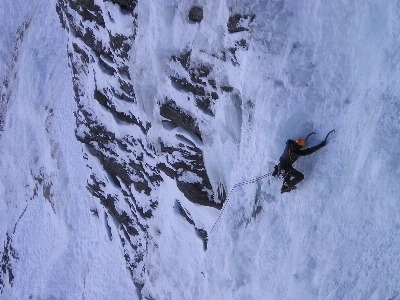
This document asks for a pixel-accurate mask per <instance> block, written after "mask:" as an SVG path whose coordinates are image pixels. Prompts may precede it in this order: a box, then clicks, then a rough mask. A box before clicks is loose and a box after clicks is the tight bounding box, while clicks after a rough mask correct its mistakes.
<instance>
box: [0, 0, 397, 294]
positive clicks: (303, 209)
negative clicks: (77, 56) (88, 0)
mask: <svg viewBox="0 0 400 300" xmlns="http://www.w3.org/2000/svg"><path fill="white" fill-rule="evenodd" d="M97 2H98V3H99V5H102V7H106V8H107V10H108V11H109V19H107V22H108V26H110V30H111V31H112V32H114V31H115V30H116V29H118V30H120V29H121V28H124V30H126V32H127V33H128V32H130V27H129V24H127V23H126V22H125V21H124V20H120V21H118V22H117V20H115V19H116V18H117V17H116V16H119V15H120V14H117V13H118V10H117V7H116V5H115V4H112V3H111V2H106V3H103V2H101V1H96V3H97ZM35 3H36V4H35V5H36V6H34V7H32V6H31V5H30V3H29V5H28V3H27V2H26V1H3V2H2V3H1V4H0V16H1V17H2V20H3V22H2V24H1V25H0V29H1V31H2V33H3V34H2V35H1V37H0V57H1V58H0V74H1V79H2V80H4V79H7V80H9V82H10V84H9V85H8V89H7V88H5V87H4V86H3V87H2V90H1V93H2V95H7V96H8V97H9V98H8V99H9V101H8V103H7V106H3V103H2V111H1V112H0V113H1V116H2V118H3V121H4V122H3V123H2V124H1V125H2V127H3V131H1V132H0V154H1V155H0V168H1V174H0V214H1V218H0V233H1V235H0V236H1V237H2V241H3V243H4V245H3V246H4V247H5V245H6V244H5V241H6V236H7V234H9V235H12V240H13V243H12V246H13V248H14V250H15V251H16V253H17V255H18V259H17V258H13V259H12V261H11V263H12V265H13V275H14V281H13V285H12V286H11V285H10V284H7V283H6V285H5V286H4V289H3V293H2V295H1V297H3V298H4V299H28V298H29V297H30V296H32V297H33V299H41V298H43V299H47V298H56V299H78V298H85V299H137V298H138V293H139V294H140V291H138V290H137V288H136V287H135V286H134V284H133V283H132V279H131V277H130V276H131V275H130V274H129V271H128V270H127V268H126V264H125V260H124V256H123V250H122V249H121V245H120V244H118V241H117V239H113V238H110V237H114V236H118V228H117V226H118V224H116V223H115V222H113V221H112V220H111V217H108V218H107V217H106V215H105V211H104V208H103V207H102V206H101V205H100V203H99V202H98V200H97V199H94V198H92V197H91V196H90V194H89V193H88V192H87V190H86V183H87V182H86V181H87V178H88V175H89V173H88V172H89V171H88V169H87V168H86V164H87V160H88V159H90V158H87V157H86V158H83V157H82V155H83V154H82V148H81V147H82V146H81V145H80V144H79V143H78V141H77V140H76V138H75V136H74V129H75V118H74V115H73V112H74V111H75V110H76V107H75V102H74V94H73V90H72V82H71V72H70V69H69V67H68V59H67V56H66V55H67V54H66V43H67V38H66V37H65V35H64V32H63V30H62V29H61V28H60V24H59V20H58V16H57V14H56V12H55V8H54V7H55V1H51V3H50V4H49V2H48V1H37V2H35ZM191 5H192V2H190V1H172V2H169V3H167V2H165V1H140V2H139V3H138V6H137V11H136V12H137V14H138V24H139V28H138V32H137V38H136V39H135V45H134V49H133V50H132V52H131V55H132V56H133V57H135V58H136V60H135V62H134V64H133V65H132V66H129V67H130V68H131V71H132V72H131V74H132V77H133V81H134V84H135V86H134V89H135V94H136V97H137V99H136V100H137V101H138V104H139V105H138V108H137V109H136V108H135V109H136V110H135V114H136V113H142V112H143V113H144V115H143V117H146V118H147V119H149V120H151V121H152V122H153V128H152V129H151V131H150V132H149V134H151V135H152V138H153V139H154V141H156V140H157V138H158V135H159V133H160V132H161V131H162V130H164V131H163V132H169V134H170V135H171V136H173V135H174V134H181V137H180V138H181V141H185V142H186V143H194V144H196V145H197V146H198V147H200V148H201V149H202V150H203V151H204V159H205V165H206V167H207V172H208V175H209V178H210V181H211V183H212V184H213V185H214V188H215V187H216V186H215V185H216V184H217V183H222V184H223V185H224V187H225V188H226V192H227V194H228V193H229V192H231V193H230V197H229V199H228V200H227V202H226V206H225V208H224V210H223V211H218V210H216V209H214V208H209V207H201V206H199V205H195V204H193V203H190V202H189V201H188V200H187V199H185V197H184V196H183V194H182V193H181V192H180V191H179V190H178V189H177V187H176V184H175V182H174V181H173V180H172V179H170V178H168V177H167V176H163V178H164V181H163V183H162V184H161V187H160V190H159V191H158V193H159V194H158V195H157V196H158V198H159V201H158V202H159V207H158V208H157V209H156V210H155V213H154V217H153V218H152V219H150V220H149V232H150V233H151V237H152V239H151V240H150V241H149V248H148V252H147V253H146V260H145V264H146V270H147V273H146V276H147V277H146V279H145V280H146V282H145V286H144V288H143V290H142V291H141V293H142V295H143V297H150V296H151V297H153V298H154V299H395V298H396V297H398V295H399V293H400V290H399V287H400V276H399V272H398V270H399V269H400V250H399V249H400V241H399V239H398V233H399V230H400V211H399V209H398V206H399V195H400V186H399V178H400V162H399V159H398V158H399V156H400V142H399V141H400V121H399V120H400V119H399V115H400V92H399V87H398V83H399V82H400V78H399V77H400V75H399V74H400V51H399V41H400V33H399V30H398V24H399V23H400V19H399V6H398V3H397V2H396V1H393V0H383V1H379V2H376V1H361V0H357V1H350V0H348V1H341V2H337V1H317V0H314V1H310V2H307V3H299V2H298V1H293V0H287V1H205V2H204V6H203V9H204V19H203V21H202V22H201V23H199V24H193V23H190V22H188V21H187V13H188V11H189V9H190V7H191ZM236 12H238V13H255V14H256V18H255V20H254V23H253V24H251V26H250V27H251V28H250V30H249V31H248V32H247V31H246V32H241V33H238V34H237V35H235V34H231V35H229V34H228V33H227V32H226V22H227V19H228V18H229V16H230V14H231V13H236ZM30 19H31V22H30V25H29V27H28V28H27V29H26V32H25V34H24V39H23V42H22V43H20V44H18V45H19V48H18V49H17V50H18V51H17V52H15V48H14V47H15V44H16V43H15V39H16V33H17V29H18V27H20V26H21V25H22V24H24V23H23V22H27V20H30ZM222 32H225V34H226V36H223V37H221V33H222ZM239 36H240V37H241V38H246V39H247V41H248V43H249V47H248V49H247V50H238V51H237V53H236V59H237V62H236V63H233V62H232V61H231V60H230V58H228V59H227V61H223V60H222V59H221V58H220V54H221V51H222V50H224V48H226V47H230V46H232V43H233V42H235V38H236V37H239ZM188 49H192V56H193V61H194V62H196V63H197V62H199V63H200V62H202V63H207V64H209V65H210V66H213V67H214V68H213V70H212V75H213V76H214V77H215V80H216V81H217V82H218V84H226V85H231V86H232V87H233V88H234V90H233V92H232V93H225V92H221V91H219V92H220V93H219V96H220V97H219V99H218V101H216V104H215V117H214V118H211V117H210V118H208V117H204V116H199V117H198V121H199V124H200V125H199V126H200V127H201V130H202V133H203V134H204V136H202V138H203V141H200V140H199V139H198V138H197V137H195V136H193V135H191V134H190V133H188V132H186V131H184V130H183V129H180V128H176V127H175V126H173V125H171V124H170V123H165V122H164V123H163V125H164V126H163V125H162V124H161V120H159V116H158V113H157V111H156V110H157V108H158V102H161V101H164V98H163V97H164V96H165V95H168V96H170V97H171V98H172V99H176V98H177V99H184V100H185V101H186V97H187V95H186V94H185V93H184V92H182V91H179V90H177V89H176V88H174V87H172V86H171V83H170V80H168V79H167V77H166V74H169V73H168V72H171V69H172V67H173V66H172V65H171V64H172V63H171V61H170V57H171V55H179V54H180V53H182V52H184V51H187V50H188ZM13 54H17V55H16V56H15V58H16V59H15V60H14V61H13ZM211 54H213V55H211ZM13 74H16V76H15V77H14V76H12V75H13ZM99 84H101V82H99ZM185 101H182V103H183V104H182V106H184V107H183V108H184V109H186V110H188V111H189V112H192V113H193V115H194V116H195V115H196V108H195V107H194V105H193V104H191V102H190V101H186V102H185ZM93 109H97V108H93ZM157 122H159V124H158V123H157ZM108 125H109V126H113V127H115V128H117V127H118V128H123V126H121V124H117V122H115V120H113V119H111V118H110V120H108ZM126 127H127V126H126ZM332 129H335V130H336V131H335V133H333V134H332V135H331V136H330V137H329V140H328V143H327V145H326V147H324V148H322V149H321V150H319V151H318V152H316V153H314V154H312V155H311V156H307V157H303V158H300V159H299V160H298V162H296V164H295V165H294V167H295V168H296V169H298V170H299V171H301V172H302V173H304V175H305V180H304V181H303V182H301V183H300V184H299V185H298V189H297V190H296V191H293V192H291V193H287V194H282V195H281V194H280V192H279V190H280V187H281V184H282V182H281V180H278V179H276V178H272V177H266V178H263V179H261V180H259V181H257V182H255V183H249V184H245V185H241V186H239V187H237V188H235V189H233V187H234V186H235V184H238V183H241V182H245V181H248V180H250V179H253V178H256V177H258V176H262V175H264V174H267V173H269V172H271V171H272V168H273V166H274V165H275V164H276V163H277V162H278V159H279V157H280V155H281V154H282V151H283V149H284V146H285V142H286V140H287V139H296V138H298V137H299V136H303V137H306V136H307V135H308V134H309V133H310V132H313V131H315V132H316V134H315V135H313V136H311V137H310V139H309V140H308V142H309V146H313V145H316V144H318V143H319V142H321V141H322V140H323V139H324V138H325V136H326V134H327V133H328V132H329V131H330V130H332ZM123 130H128V129H127V128H125V127H124V128H123V129H121V134H123ZM78 133H79V134H83V133H82V132H79V131H78ZM165 138H166V139H168V138H171V139H172V137H170V136H169V135H168V136H165ZM188 141H189V142H188ZM91 165H93V166H95V167H96V166H97V167H98V168H99V169H101V166H100V165H96V163H95V162H94V161H91ZM105 180H106V179H105ZM184 180H187V181H190V182H192V181H197V180H198V178H194V175H191V177H190V176H187V178H185V179H184ZM110 181H111V179H110ZM113 189H115V190H117V189H118V186H116V185H115V186H113ZM110 192H111V191H110ZM177 200H178V201H180V203H182V205H184V207H185V208H186V209H187V210H188V212H189V213H190V214H191V216H192V217H193V220H194V221H195V223H196V224H200V225H201V226H202V227H204V228H205V229H206V230H207V231H208V232H209V236H208V249H207V251H204V249H203V242H202V240H201V239H199V238H198V236H197V235H196V230H195V228H194V226H192V225H191V224H189V223H188V222H187V221H186V219H185V218H184V217H183V216H182V215H181V214H180V213H179V209H178V207H177V206H176V203H177V202H176V201H177ZM139 201H140V200H139ZM91 210H93V211H97V214H98V215H97V216H96V215H94V214H93V213H92V212H91ZM211 228H213V231H212V232H210V229H211ZM0 251H4V250H3V247H1V248H0ZM35 297H36V298H35Z"/></svg>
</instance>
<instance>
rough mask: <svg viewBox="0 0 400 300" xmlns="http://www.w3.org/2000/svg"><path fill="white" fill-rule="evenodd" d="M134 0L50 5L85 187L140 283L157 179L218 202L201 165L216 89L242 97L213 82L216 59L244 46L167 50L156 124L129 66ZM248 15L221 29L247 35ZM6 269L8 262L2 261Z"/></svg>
mask: <svg viewBox="0 0 400 300" xmlns="http://www.w3.org/2000/svg"><path fill="white" fill-rule="evenodd" d="M136 5H137V1H128V0H112V1H102V0H85V1H84V0H77V1H76V0H59V1H58V3H57V7H56V8H57V13H58V15H59V17H60V22H61V24H62V26H63V28H64V29H65V30H66V32H67V34H68V36H69V43H68V57H69V60H70V67H71V69H72V74H73V75H72V80H73V86H74V92H75V101H76V105H77V110H76V113H75V117H76V130H75V135H76V138H77V139H78V140H79V141H80V142H81V143H82V144H83V145H84V149H85V150H84V151H85V153H84V157H85V158H86V159H87V161H88V168H89V169H90V170H91V172H92V175H91V176H90V178H88V183H87V190H88V192H89V193H91V194H92V195H93V196H94V197H95V198H97V199H98V201H99V202H100V203H101V205H102V206H103V207H104V208H105V214H106V218H107V220H109V219H110V218H113V219H114V220H115V221H116V222H117V223H118V224H119V229H118V230H119V236H118V237H116V238H117V239H119V240H120V241H121V245H122V247H123V249H124V257H125V260H126V264H127V267H128V269H129V270H130V272H131V275H132V278H133V280H134V282H135V285H136V286H137V287H138V288H139V289H141V288H143V285H144V282H145V276H146V265H145V262H144V259H143V258H144V256H145V254H146V252H147V247H148V243H149V240H151V238H152V237H151V234H150V232H149V230H148V220H149V219H151V218H152V217H153V216H154V211H155V210H156V209H157V207H158V204H159V202H160V201H162V199H159V195H160V193H159V189H160V186H161V184H162V182H163V177H164V176H168V177H170V178H172V179H173V180H174V181H175V183H176V187H177V188H178V189H179V190H180V191H181V192H182V194H183V195H184V196H185V197H186V198H187V200H189V201H190V202H193V203H196V204H200V205H204V206H209V207H214V208H217V209H221V208H222V205H223V203H224V201H225V197H226V193H225V188H224V185H223V184H222V183H221V182H212V181H211V180H210V178H209V174H208V171H207V169H206V166H205V161H204V154H203V150H202V145H203V129H204V128H205V127H204V126H205V125H204V123H205V122H212V119H213V118H214V116H215V113H216V107H215V104H216V102H217V101H218V100H219V99H220V98H221V96H220V95H221V93H228V94H231V93H232V99H233V100H234V101H235V102H236V103H237V102H239V108H240V101H241V100H240V95H238V94H235V89H234V87H232V86H230V85H229V83H227V82H219V79H218V78H216V76H215V72H214V66H213V61H215V60H217V61H219V62H221V63H225V62H228V63H231V62H232V63H233V64H237V63H238V61H237V58H236V56H235V54H236V52H237V51H239V50H247V42H246V40H245V39H244V38H243V36H240V37H238V39H237V40H234V41H233V42H232V43H230V44H229V45H227V47H226V48H224V49H221V50H220V52H219V53H209V54H207V55H208V58H209V59H208V60H207V59H203V60H199V59H196V58H194V57H193V54H192V51H191V49H187V50H184V51H182V52H181V53H176V54H175V55H172V56H171V57H170V58H169V68H168V69H167V70H166V71H165V78H166V79H167V80H170V83H171V86H173V87H174V88H175V89H176V91H178V94H176V95H174V96H171V95H167V94H165V95H164V97H163V100H161V101H159V103H158V106H156V107H155V109H154V112H153V115H155V116H156V118H154V120H157V121H158V122H160V120H161V124H160V123H158V124H155V123H154V122H155V121H154V120H153V119H151V118H150V119H149V118H148V116H147V115H146V114H145V113H144V111H143V109H142V108H141V107H140V105H139V102H138V101H137V100H138V98H137V90H135V78H134V76H133V74H131V70H130V68H129V66H131V65H132V62H134V60H135V57H131V56H130V53H131V50H132V47H133V45H134V42H135V39H136V34H137V26H138V25H137V24H138V22H137V18H138V16H137V13H136V10H135V9H136ZM202 19H203V9H202V8H201V7H198V6H194V7H192V9H191V10H190V12H189V20H191V21H193V22H201V21H202ZM252 19H254V16H243V15H234V16H232V17H231V18H229V20H227V31H228V32H229V33H237V32H241V31H248V30H249V29H248V26H249V23H251V21H252ZM146 101H153V99H146ZM188 103H189V104H188ZM188 105H192V106H190V107H192V109H188ZM204 120H206V121H204ZM152 122H153V123H152ZM154 126H159V127H160V126H161V128H178V129H179V130H175V131H170V130H165V131H164V132H163V134H162V135H160V136H158V138H156V139H154V136H152V138H150V137H149V132H150V131H151V129H152V127H154ZM178 204H179V207H180V211H181V213H182V214H183V215H184V216H185V218H186V219H187V220H188V222H189V223H190V224H192V225H193V226H194V227H195V229H196V232H197V233H198V236H199V237H200V238H202V239H203V240H204V241H206V236H207V234H206V231H205V229H204V228H203V227H202V226H199V225H198V224H195V222H194V221H193V220H192V219H191V217H190V213H189V212H188V211H186V209H185V207H184V204H183V203H180V202H179V201H178ZM93 213H94V214H97V215H98V214H99V212H98V211H93ZM10 251H11V252H12V249H11V250H9V252H10ZM3 265H4V266H5V267H4V268H7V261H4V262H3ZM10 276H12V274H11V275H10Z"/></svg>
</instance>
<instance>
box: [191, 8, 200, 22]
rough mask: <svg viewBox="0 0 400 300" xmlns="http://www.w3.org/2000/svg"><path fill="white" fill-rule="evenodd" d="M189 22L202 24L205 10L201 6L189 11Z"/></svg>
mask: <svg viewBox="0 0 400 300" xmlns="http://www.w3.org/2000/svg"><path fill="white" fill-rule="evenodd" d="M189 20H190V21H193V22H196V23H200V22H201V21H202V20H203V8H202V7H200V6H193V7H192V8H191V9H190V11H189Z"/></svg>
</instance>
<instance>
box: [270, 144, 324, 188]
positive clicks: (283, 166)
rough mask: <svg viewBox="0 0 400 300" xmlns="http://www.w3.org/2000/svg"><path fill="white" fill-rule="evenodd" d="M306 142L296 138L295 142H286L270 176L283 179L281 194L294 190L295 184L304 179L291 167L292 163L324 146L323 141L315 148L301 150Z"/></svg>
mask: <svg viewBox="0 0 400 300" xmlns="http://www.w3.org/2000/svg"><path fill="white" fill-rule="evenodd" d="M307 138H308V137H307ZM306 140H307V139H303V138H298V139H297V140H296V141H293V140H288V141H287V142H286V147H285V150H284V151H283V154H282V156H281V157H280V159H279V164H278V165H276V166H275V170H274V172H273V173H272V176H274V177H276V176H282V177H283V185H282V188H281V193H286V192H290V191H291V190H295V189H296V184H298V183H299V182H300V181H302V180H303V179H304V175H303V174H302V173H301V172H299V171H297V170H296V169H295V168H293V167H292V165H293V163H294V162H295V161H296V160H297V159H298V158H299V156H306V155H309V154H311V153H314V152H315V151H317V150H319V149H321V148H322V147H324V146H325V145H326V139H325V140H324V141H322V142H321V143H320V144H319V145H317V146H314V147H311V148H307V149H302V148H303V147H305V145H306V143H307V142H306Z"/></svg>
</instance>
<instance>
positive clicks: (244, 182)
mask: <svg viewBox="0 0 400 300" xmlns="http://www.w3.org/2000/svg"><path fill="white" fill-rule="evenodd" d="M333 132H335V129H333V130H331V131H329V132H328V134H327V135H326V137H325V140H324V141H325V142H326V140H327V139H328V137H329V135H330V134H331V133H333ZM313 134H315V132H311V133H310V134H309V135H307V138H306V141H307V140H308V138H309V137H310V136H311V135H313ZM272 173H274V172H270V173H267V174H264V175H262V176H258V177H256V178H254V179H251V180H246V181H243V182H239V183H236V184H235V185H234V186H233V187H232V189H231V190H230V192H229V194H228V197H227V198H226V201H225V203H224V206H223V207H222V209H221V212H220V213H219V215H218V218H217V220H216V221H215V223H214V225H213V227H212V228H211V230H210V234H211V232H212V231H213V229H214V227H215V225H216V224H217V223H218V221H219V219H220V217H221V215H222V213H223V212H224V209H225V207H226V206H227V205H228V202H229V200H230V198H229V196H230V195H231V193H232V192H233V190H234V189H235V188H237V187H238V186H241V185H245V184H250V183H255V182H257V181H259V180H261V179H263V178H266V177H268V176H270V175H272ZM207 239H208V235H207Z"/></svg>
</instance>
